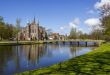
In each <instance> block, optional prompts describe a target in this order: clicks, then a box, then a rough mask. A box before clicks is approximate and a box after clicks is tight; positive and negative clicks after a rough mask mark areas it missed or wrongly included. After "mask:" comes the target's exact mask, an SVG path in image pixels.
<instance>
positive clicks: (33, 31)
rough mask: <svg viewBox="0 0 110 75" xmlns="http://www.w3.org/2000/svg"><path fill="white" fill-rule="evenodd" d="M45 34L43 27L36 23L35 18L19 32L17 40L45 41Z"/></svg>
mask: <svg viewBox="0 0 110 75" xmlns="http://www.w3.org/2000/svg"><path fill="white" fill-rule="evenodd" d="M46 37H47V33H46V30H45V28H44V27H42V26H39V22H37V23H36V21H35V18H34V20H33V21H32V23H28V24H27V26H26V27H24V28H22V29H21V31H20V32H19V40H45V39H46Z"/></svg>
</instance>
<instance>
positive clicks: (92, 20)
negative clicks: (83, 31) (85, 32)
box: [84, 18, 101, 26]
mask: <svg viewBox="0 0 110 75" xmlns="http://www.w3.org/2000/svg"><path fill="white" fill-rule="evenodd" d="M84 23H85V24H86V25H88V26H96V25H99V24H100V23H101V22H100V20H99V19H98V18H89V19H87V20H86V21H85V22H84Z"/></svg>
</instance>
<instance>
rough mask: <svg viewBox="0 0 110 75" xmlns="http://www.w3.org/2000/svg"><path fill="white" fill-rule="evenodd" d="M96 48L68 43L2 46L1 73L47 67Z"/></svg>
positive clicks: (4, 74) (8, 73)
mask: <svg viewBox="0 0 110 75" xmlns="http://www.w3.org/2000/svg"><path fill="white" fill-rule="evenodd" d="M88 44H89V45H92V43H88ZM94 48H95V47H76V46H74V45H70V44H68V43H67V44H61V43H60V44H39V45H19V46H0V75H13V74H15V73H20V72H24V71H27V70H34V69H38V68H43V67H47V66H50V65H53V64H56V63H59V62H63V61H65V60H68V59H71V58H74V57H76V56H80V55H83V54H85V53H87V52H90V51H92V50H93V49H94Z"/></svg>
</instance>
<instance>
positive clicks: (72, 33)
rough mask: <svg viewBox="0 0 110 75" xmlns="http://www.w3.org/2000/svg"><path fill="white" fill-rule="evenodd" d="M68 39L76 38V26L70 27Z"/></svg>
mask: <svg viewBox="0 0 110 75" xmlns="http://www.w3.org/2000/svg"><path fill="white" fill-rule="evenodd" d="M69 38H70V39H77V31H76V28H72V29H71V31H70V35H69Z"/></svg>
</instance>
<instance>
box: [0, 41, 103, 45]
mask: <svg viewBox="0 0 110 75" xmlns="http://www.w3.org/2000/svg"><path fill="white" fill-rule="evenodd" d="M58 42H63V43H65V42H70V43H72V42H77V43H79V42H85V43H87V42H94V43H95V44H96V45H98V46H99V45H100V44H102V43H103V42H104V40H80V39H77V40H45V41H42V40H39V41H18V42H17V41H0V46H4V45H31V44H44V43H58Z"/></svg>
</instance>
